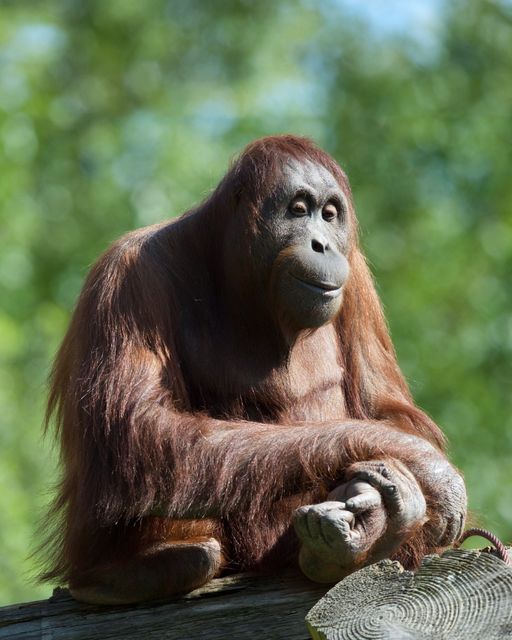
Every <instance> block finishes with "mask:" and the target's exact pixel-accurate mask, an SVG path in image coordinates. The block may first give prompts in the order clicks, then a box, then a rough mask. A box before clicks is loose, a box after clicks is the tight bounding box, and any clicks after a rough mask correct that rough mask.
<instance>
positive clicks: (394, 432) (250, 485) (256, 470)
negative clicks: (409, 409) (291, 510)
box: [160, 416, 465, 539]
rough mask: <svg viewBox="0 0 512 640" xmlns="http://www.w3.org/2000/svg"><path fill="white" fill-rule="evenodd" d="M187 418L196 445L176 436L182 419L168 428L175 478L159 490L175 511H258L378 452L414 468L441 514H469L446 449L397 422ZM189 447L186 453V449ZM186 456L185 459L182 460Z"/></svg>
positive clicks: (340, 475)
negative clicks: (278, 423)
mask: <svg viewBox="0 0 512 640" xmlns="http://www.w3.org/2000/svg"><path fill="white" fill-rule="evenodd" d="M187 420H188V421H192V422H194V424H195V426H196V435H195V437H194V441H193V443H191V442H190V441H178V440H176V438H175V437H174V438H173V437H172V435H171V434H175V433H176V432H177V431H178V432H181V433H186V432H187V431H186V429H183V428H180V426H179V425H175V426H174V427H173V428H171V429H170V430H168V431H167V434H168V436H169V437H170V440H169V441H168V442H170V441H171V440H172V441H173V442H174V444H173V446H172V447H171V448H172V449H174V451H173V452H172V459H173V460H174V463H173V465H174V470H173V476H174V480H175V481H174V482H173V484H172V487H169V491H168V493H167V495H165V496H164V495H161V496H160V498H161V500H162V504H161V505H160V506H161V507H163V509H164V511H165V513H167V514H168V515H170V516H172V517H185V518H186V517H206V516H213V515H228V514H229V513H231V512H232V511H234V510H237V511H238V512H240V511H253V510H257V509H258V507H259V505H263V504H269V502H272V501H275V500H277V499H279V498H282V497H284V496H287V495H291V494H293V493H301V492H305V491H308V490H311V489H312V488H314V487H315V486H322V485H323V486H330V485H332V484H333V483H335V482H336V481H340V480H341V479H342V478H343V474H344V471H345V469H346V468H347V467H348V466H349V465H350V464H352V463H353V462H357V461H364V460H372V459H377V458H396V459H398V460H400V461H402V462H403V463H404V464H405V465H406V466H407V467H408V468H409V469H410V470H411V471H412V473H413V474H414V475H415V477H416V478H417V480H418V483H419V484H420V486H421V488H422V490H423V492H424V494H425V498H426V500H427V504H428V506H429V510H430V512H432V516H431V517H432V518H433V519H434V520H435V518H436V514H437V513H438V512H443V511H444V510H448V511H450V510H452V511H453V510H457V509H459V511H460V512H461V514H462V515H461V517H462V518H463V516H464V514H465V489H464V484H463V481H462V478H461V477H460V475H459V474H458V473H457V471H456V470H455V469H454V468H453V467H452V466H451V464H450V463H449V462H448V461H447V460H446V458H445V457H444V455H443V454H442V453H441V452H440V451H439V450H438V449H436V448H435V447H434V446H432V445H431V444H430V443H428V442H426V441H425V440H422V439H421V438H418V437H417V436H413V435H409V434H406V433H403V432H401V431H399V430H398V429H395V428H394V427H393V425H392V424H391V423H386V422H377V421H375V422H371V421H368V422H366V421H358V420H354V421H346V422H336V423H333V422H329V423H305V424H296V425H291V426H275V425H268V424H261V423H252V422H224V421H220V420H213V419H210V418H205V417H204V416H201V417H197V418H194V417H193V416H191V417H189V418H187ZM188 433H190V424H189V425H188ZM183 446H184V447H186V451H185V450H184V451H180V449H181V448H182V447H183ZM180 461H186V464H183V466H181V464H180ZM164 475H165V474H164ZM452 503H453V504H452ZM439 505H440V509H439V508H438V507H439ZM459 520H460V519H459ZM442 526H444V525H441V524H440V525H439V526H438V527H437V528H438V529H439V528H440V527H442ZM455 526H457V525H455V524H453V526H452V528H453V527H455ZM446 535H447V536H448V538H453V536H454V535H455V534H454V533H453V532H450V531H448V532H446ZM436 537H439V538H440V539H441V538H442V537H443V535H442V534H441V533H439V534H438V535H437V534H436Z"/></svg>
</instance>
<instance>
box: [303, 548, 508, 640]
mask: <svg viewBox="0 0 512 640" xmlns="http://www.w3.org/2000/svg"><path fill="white" fill-rule="evenodd" d="M307 623H308V627H309V628H310V632H311V635H312V636H313V638H314V639H315V640H354V639H356V638H357V639H358V640H365V639H366V638H371V639H372V640H401V639H405V638H406V639H407V640H459V639H461V638H463V639H464V640H501V639H503V638H512V567H510V566H508V565H506V564H505V563H504V562H503V561H502V560H499V559H498V558H496V557H495V556H494V555H492V554H490V553H486V552H481V551H469V550H463V549H457V550H450V551H447V552H445V553H444V554H443V555H442V556H427V557H426V558H425V559H424V560H423V564H422V566H421V567H420V569H419V571H418V572H417V573H416V574H414V573H412V572H410V571H404V569H403V567H402V566H401V565H400V564H399V563H398V562H392V561H391V560H383V561H381V562H379V563H377V564H374V565H370V566H369V567H366V568H364V569H361V570H360V571H358V572H356V573H354V574H352V575H351V576H348V577H347V578H345V580H343V581H342V582H340V583H338V584H337V585H336V586H335V587H333V588H332V589H331V590H330V591H329V592H328V593H327V595H326V596H324V597H323V598H322V599H321V600H320V602H318V604H316V605H315V606H314V607H313V609H312V610H311V611H310V612H309V614H308V616H307Z"/></svg>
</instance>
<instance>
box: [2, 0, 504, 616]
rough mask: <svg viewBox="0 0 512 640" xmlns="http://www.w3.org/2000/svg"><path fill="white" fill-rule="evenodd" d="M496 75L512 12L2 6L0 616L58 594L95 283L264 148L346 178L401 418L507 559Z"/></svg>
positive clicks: (174, 1) (417, 6)
mask: <svg viewBox="0 0 512 640" xmlns="http://www.w3.org/2000/svg"><path fill="white" fill-rule="evenodd" d="M511 75H512V3H511V2H510V1H509V0H468V1H462V0H450V1H446V2H443V1H441V0H437V1H433V0H431V1H429V0H424V1H421V0H420V1H418V0H401V1H398V0H395V1H392V0H386V2H380V1H378V0H365V1H358V0H350V1H349V0H318V1H315V0H279V2H276V1H275V0H258V2H252V1H250V0H246V1H243V0H209V1H208V2H199V1H195V0H146V2H140V0H108V1H105V0H88V1H87V2H84V1H83V0H54V1H50V0H48V1H46V0H38V1H33V2H32V1H29V0H13V1H12V2H10V1H6V0H0V361H1V368H0V603H3V604H5V603H9V602H14V601H18V600H24V599H31V598H36V597H46V596H47V595H48V594H49V592H50V588H49V587H37V586H34V585H32V584H31V583H30V576H31V574H33V572H34V567H35V564H34V561H33V560H31V559H30V558H28V554H29V551H30V549H31V548H32V547H33V543H34V536H35V527H36V522H37V519H38V516H39V514H40V513H41V510H42V509H44V505H45V504H46V503H47V501H48V494H49V490H50V487H51V483H52V482H54V481H55V479H56V463H57V456H56V454H55V452H54V451H52V448H51V446H50V445H51V442H49V441H43V440H42V438H41V423H42V416H43V411H44V398H45V393H46V388H45V384H46V382H45V381H46V377H47V374H48V370H49V366H50V363H51V360H52V356H53V354H54V352H55V350H56V348H57V345H58V343H59V341H60V340H61V339H62V337H63V334H64V331H65V328H66V325H67V322H68V319H69V315H70V312H71V310H72V308H73V304H74V301H75V299H76V297H77V294H78V292H79V289H80V286H81V283H82V281H83V278H84V276H85V274H86V272H87V270H88V268H89V266H90V265H91V263H92V262H93V261H94V259H95V258H96V256H97V255H98V254H99V253H100V252H101V251H102V250H103V249H104V248H105V247H106V246H107V245H108V244H109V243H110V242H111V241H112V240H114V239H115V238H117V237H118V236H119V235H120V234H122V233H123V232H125V231H127V230H129V229H133V228H135V227H138V226H141V225H146V224H149V223H152V222H156V221H158V220H162V219H164V218H166V217H169V216H173V215H176V214H178V213H180V212H181V211H183V210H184V209H185V208H188V207H189V206H191V205H192V204H193V203H195V202H198V201H199V200H200V199H202V198H203V197H204V196H205V195H206V194H207V193H208V192H209V191H210V190H211V189H212V188H213V187H214V186H215V184H216V183H217V181H218V179H219V178H220V176H221V175H222V174H223V172H224V171H225V170H226V168H227V166H228V163H229V160H230V158H232V157H233V155H234V154H236V152H237V151H239V150H240V149H241V148H242V147H243V146H244V145H245V144H246V143H247V142H249V141H250V140H252V139H254V138H256V137H259V136H262V135H267V134H271V133H277V132H293V133H297V134H303V135H308V136H311V137H313V138H314V139H315V140H316V141H317V142H318V143H319V144H320V145H321V146H323V147H324V148H326V149H327V150H328V151H329V152H331V153H332V154H333V155H334V156H335V157H336V158H337V159H338V161H339V162H340V163H341V164H342V166H343V167H344V168H345V169H346V171H347V172H348V174H349V176H350V179H351V182H352V187H353V191H354V194H355V202H356V207H357V210H358V213H359V217H360V221H361V227H362V237H363V244H364V246H365V248H366V251H367V254H368V256H369V260H370V263H371V266H372V269H373V272H374V274H375V276H376V278H377V281H378V288H379V291H380V293H381V296H382V299H383V302H384V305H385V308H386V311H387V316H388V319H389V323H390V326H391V331H392V335H393V338H394V342H395V345H396V348H397V351H398V355H399V359H400V363H401V365H402V367H403V369H404V371H405V374H406V376H407V378H408V380H409V382H410V384H411V386H412V389H413V392H414V394H415V397H416V398H417V401H418V403H419V404H420V405H421V406H422V407H423V408H425V409H426V410H427V411H428V412H429V413H430V414H431V415H432V416H433V417H434V418H435V420H436V421H437V422H438V423H439V424H441V425H442V426H443V428H444V429H445V431H446V433H447V434H448V437H449V440H450V451H451V454H452V456H453V459H454V460H455V461H456V463H457V464H458V465H459V466H460V467H461V468H462V469H463V470H464V472H465V475H466V478H467V483H468V488H469V495H470V503H471V507H472V509H473V511H474V513H475V514H476V515H477V517H478V518H479V519H480V522H481V523H482V524H483V525H485V526H486V527H488V528H490V529H492V530H493V531H495V532H496V533H498V534H499V535H500V536H502V538H503V539H505V540H508V541H512V501H511V489H512V417H511V409H512V407H511V394H510V392H511V382H512V366H511V357H512V316H511V312H512V286H511V275H512V176H511V170H512V77H511ZM156 303H158V301H156Z"/></svg>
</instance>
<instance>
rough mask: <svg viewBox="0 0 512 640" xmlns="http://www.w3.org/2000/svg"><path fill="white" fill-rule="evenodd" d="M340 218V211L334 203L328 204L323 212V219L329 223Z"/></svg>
mask: <svg viewBox="0 0 512 640" xmlns="http://www.w3.org/2000/svg"><path fill="white" fill-rule="evenodd" d="M337 217H338V209H337V208H336V206H335V205H334V204H333V203H332V202H328V203H327V204H326V205H325V207H324V208H323V210H322V218H323V219H324V220H326V221H327V222H330V221H331V220H334V219H335V218H337Z"/></svg>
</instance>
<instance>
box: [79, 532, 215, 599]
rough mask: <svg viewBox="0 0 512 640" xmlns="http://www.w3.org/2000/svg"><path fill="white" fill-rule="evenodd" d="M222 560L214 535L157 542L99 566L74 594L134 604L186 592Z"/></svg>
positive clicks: (208, 577)
mask: <svg viewBox="0 0 512 640" xmlns="http://www.w3.org/2000/svg"><path fill="white" fill-rule="evenodd" d="M221 563H222V554H221V546H220V543H219V542H218V540H216V539H215V538H203V539H201V538H199V539H195V540H193V539H192V540H183V541H180V540H177V541H173V542H165V543H161V544H155V545H154V546H151V547H149V548H148V549H146V550H144V551H143V552H140V553H138V554H137V555H135V556H134V557H132V558H130V559H128V560H126V561H124V562H123V563H122V564H112V565H106V566H103V567H98V568H97V569H93V570H91V571H90V572H88V574H87V577H86V578H84V579H82V580H80V583H79V584H74V583H71V584H70V591H71V595H72V596H73V597H74V598H75V599H76V600H79V601H81V602H87V603H89V604H105V605H116V604H134V603H137V602H144V601H147V600H155V599H161V598H167V597H169V596H172V595H175V594H178V593H187V592H189V591H192V590H193V589H196V588H197V587H200V586H201V585H203V584H205V583H206V582H208V581H209V580H211V579H212V578H213V577H214V576H215V575H216V574H217V573H218V571H219V569H220V566H221Z"/></svg>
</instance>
